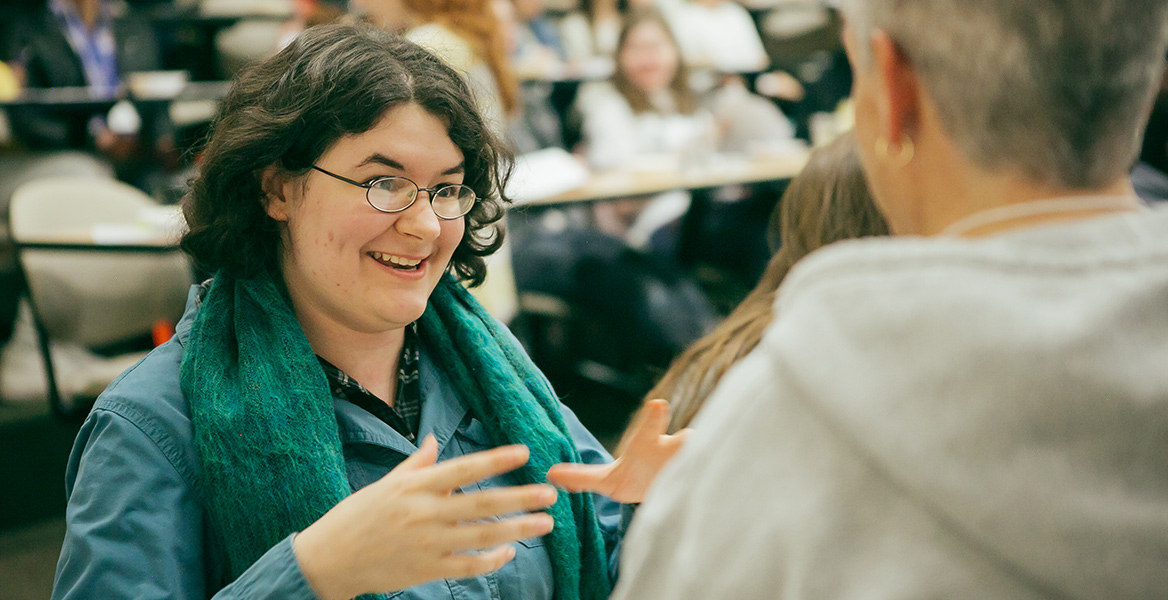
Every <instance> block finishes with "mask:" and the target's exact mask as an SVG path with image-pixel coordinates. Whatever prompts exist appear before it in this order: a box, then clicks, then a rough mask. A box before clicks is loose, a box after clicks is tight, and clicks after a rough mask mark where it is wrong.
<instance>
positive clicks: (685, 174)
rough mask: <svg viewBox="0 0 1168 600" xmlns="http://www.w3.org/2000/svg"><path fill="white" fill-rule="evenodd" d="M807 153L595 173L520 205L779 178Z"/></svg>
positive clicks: (790, 173) (790, 172)
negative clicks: (670, 168) (681, 167)
mask: <svg viewBox="0 0 1168 600" xmlns="http://www.w3.org/2000/svg"><path fill="white" fill-rule="evenodd" d="M806 163H807V153H806V152H798V153H795V152H793V153H791V154H784V155H777V156H770V157H759V158H753V159H744V160H742V161H740V162H733V161H729V160H718V161H716V162H714V163H712V164H711V165H710V166H708V167H703V168H700V169H691V170H686V171H652V172H648V171H642V172H634V171H622V170H612V171H604V172H600V173H596V174H594V175H593V176H592V178H591V179H590V180H589V181H588V183H586V184H584V185H583V186H581V187H579V188H576V189H574V190H570V191H567V192H564V193H562V194H557V195H555V196H552V197H550V198H545V199H542V200H534V201H531V202H526V203H524V204H523V205H522V206H523V207H528V206H552V205H557V204H572V203H576V202H594V201H598V200H611V199H614V198H627V197H630V196H644V195H649V194H659V193H661V192H667V191H670V190H686V189H688V190H694V189H703V188H713V187H719V186H723V185H737V184H751V183H761V182H764V181H781V180H784V179H790V178H792V177H794V176H795V175H798V174H799V171H801V170H802V169H803V165H804V164H806Z"/></svg>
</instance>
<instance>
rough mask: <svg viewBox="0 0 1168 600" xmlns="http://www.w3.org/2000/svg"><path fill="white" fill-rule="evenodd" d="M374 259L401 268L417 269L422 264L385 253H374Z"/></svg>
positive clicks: (418, 261)
mask: <svg viewBox="0 0 1168 600" xmlns="http://www.w3.org/2000/svg"><path fill="white" fill-rule="evenodd" d="M373 258H374V259H375V260H378V261H380V262H383V263H389V264H392V265H397V266H399V267H416V266H418V265H420V264H422V261H420V260H413V259H409V258H405V257H402V256H395V255H393V254H385V253H383V252H374V253H373Z"/></svg>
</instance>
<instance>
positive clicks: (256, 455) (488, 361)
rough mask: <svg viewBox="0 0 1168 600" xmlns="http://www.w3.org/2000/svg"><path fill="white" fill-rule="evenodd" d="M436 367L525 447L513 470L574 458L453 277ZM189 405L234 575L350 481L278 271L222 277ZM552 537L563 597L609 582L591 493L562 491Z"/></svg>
mask: <svg viewBox="0 0 1168 600" xmlns="http://www.w3.org/2000/svg"><path fill="white" fill-rule="evenodd" d="M418 330H419V334H420V336H421V339H422V343H423V344H424V345H425V348H426V350H427V352H428V355H429V356H430V357H432V359H433V360H434V361H435V363H436V364H437V366H438V367H439V369H440V370H441V372H442V373H443V374H444V375H445V376H446V377H448V378H450V380H451V382H452V383H453V387H454V389H456V390H458V392H459V394H460V397H461V398H462V400H463V401H464V402H466V403H467V405H468V406H469V407H470V410H471V411H472V412H473V413H474V414H475V416H477V417H478V418H479V419H480V420H481V421H482V422H483V425H484V426H485V427H486V429H487V431H488V432H489V434H490V436H491V439H492V440H493V441H494V442H495V443H496V444H499V445H503V444H524V445H526V446H527V447H528V448H530V449H531V458H530V460H529V461H528V463H527V465H525V466H524V467H522V468H520V469H519V470H517V471H516V472H515V474H516V476H517V478H518V479H519V480H520V482H521V483H535V482H543V481H544V480H545V478H544V475H545V474H546V473H547V470H548V468H549V467H551V466H552V465H553V464H556V463H559V462H580V456H579V453H578V452H577V451H576V446H575V443H574V442H573V441H572V437H571V435H570V434H569V432H568V429H567V426H566V425H565V423H564V420H563V416H562V415H561V413H560V409H559V402H558V400H557V399H556V396H555V394H554V392H553V391H552V390H551V389H550V387H549V386H548V385H547V383H546V381H545V380H544V378H543V376H542V375H541V374H540V372H539V371H538V369H537V368H536V367H535V365H534V364H532V363H531V360H530V359H529V358H528V357H527V355H526V354H525V353H524V352H523V351H522V349H520V348H519V347H518V346H517V345H516V344H515V342H514V341H513V339H512V338H511V337H510V336H509V335H508V334H507V333H506V332H505V331H504V330H503V329H502V328H501V327H500V325H499V324H498V323H497V322H496V321H495V320H494V319H493V318H492V317H491V316H490V315H488V314H487V313H486V311H484V310H483V308H482V307H481V306H480V305H479V304H478V303H477V302H476V301H475V300H474V298H473V297H471V295H470V294H469V293H468V292H467V291H466V289H465V288H463V286H462V285H460V284H459V283H457V282H456V281H454V279H453V278H451V277H450V276H449V275H446V276H444V277H443V279H442V281H441V282H440V283H439V284H438V287H437V288H436V289H435V290H434V293H433V294H432V295H431V296H430V302H429V306H428V307H427V309H426V312H425V314H423V315H422V318H421V321H420V323H419V328H418ZM181 382H182V391H183V394H184V395H185V396H186V398H187V401H188V402H189V403H190V407H191V420H192V423H193V427H194V433H195V443H196V444H197V446H198V455H199V466H200V483H201V487H202V492H203V500H204V505H205V508H206V512H207V520H208V523H209V524H210V526H211V532H212V535H213V536H214V539H215V543H217V544H219V545H221V547H222V548H223V550H224V554H225V556H226V560H227V569H228V571H229V575H230V577H231V578H232V579H234V578H236V577H238V576H239V575H240V574H241V573H243V572H244V571H245V570H247V568H248V567H250V566H251V565H252V563H254V562H255V561H256V560H257V559H258V558H259V557H260V556H261V555H263V554H264V553H265V552H266V551H267V550H268V549H269V548H271V547H272V546H273V545H275V544H276V543H277V542H279V541H280V540H282V539H283V538H285V537H287V536H288V535H289V534H290V533H291V532H293V531H300V530H302V529H304V528H305V527H307V526H308V525H310V524H312V523H313V522H314V521H316V520H317V519H318V518H320V516H321V515H323V514H324V513H325V512H326V511H328V510H329V509H330V508H332V507H333V506H334V505H335V504H336V503H337V502H340V501H341V500H342V499H344V498H345V497H346V496H348V495H349V494H350V493H351V491H350V486H349V482H348V479H347V476H346V472H345V460H344V456H343V455H342V453H341V443H340V439H339V435H338V431H337V421H336V418H335V416H334V415H333V405H332V396H331V394H330V393H329V388H328V382H327V380H326V378H325V375H324V372H323V371H322V369H321V367H320V364H319V363H318V362H317V360H316V357H315V355H314V353H313V351H312V347H311V346H309V344H308V340H307V338H305V336H304V332H303V330H302V329H301V328H300V324H299V322H297V320H296V317H295V315H294V314H293V312H292V309H291V306H290V303H289V300H288V297H287V295H286V294H285V293H284V292H283V291H282V289H281V288H280V287H279V286H278V285H277V283H276V282H275V280H274V279H273V277H272V276H271V275H269V274H265V275H262V276H259V277H256V278H253V279H235V278H232V277H230V276H228V275H225V274H223V273H220V274H219V275H218V276H216V277H215V280H214V282H213V283H212V284H211V289H210V290H208V292H207V294H206V296H205V297H204V298H203V300H202V306H201V308H200V311H199V314H198V315H197V316H196V318H195V322H194V326H193V328H192V330H191V335H190V340H189V341H188V342H187V344H186V348H185V351H184V354H183V360H182V367H181ZM548 512H549V513H550V514H551V515H552V517H554V518H555V521H556V527H555V529H554V530H553V531H552V533H550V534H549V535H548V536H547V537H546V538H545V539H546V541H547V550H548V553H549V555H550V557H551V563H552V571H553V574H554V576H555V598H556V599H557V600H599V599H601V598H607V597H608V594H609V592H610V591H611V583H610V581H609V577H608V568H607V560H606V552H605V544H604V540H603V537H602V536H601V533H600V529H599V525H598V522H597V518H596V514H595V508H594V507H593V504H592V498H591V496H590V495H588V494H568V493H566V492H561V493H560V497H559V500H558V501H557V502H556V503H555V505H553V506H552V507H551V508H550V509H548Z"/></svg>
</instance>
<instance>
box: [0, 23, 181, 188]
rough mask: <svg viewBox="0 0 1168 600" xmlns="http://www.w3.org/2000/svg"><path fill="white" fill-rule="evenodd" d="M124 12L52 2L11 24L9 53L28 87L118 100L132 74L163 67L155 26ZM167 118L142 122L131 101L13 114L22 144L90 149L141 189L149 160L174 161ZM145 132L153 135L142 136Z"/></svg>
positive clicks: (27, 109) (20, 109) (22, 109)
mask: <svg viewBox="0 0 1168 600" xmlns="http://www.w3.org/2000/svg"><path fill="white" fill-rule="evenodd" d="M127 11H128V9H127V7H126V5H125V4H123V3H121V2H117V1H116V0H48V2H46V3H45V6H44V8H43V10H40V11H33V12H31V13H28V14H25V15H22V16H21V17H18V18H17V21H16V22H14V23H13V24H12V26H11V28H12V31H11V32H10V35H9V36H8V39H7V40H6V42H7V44H8V46H7V48H6V49H5V50H4V51H5V54H6V56H7V57H8V58H9V59H10V60H12V61H14V62H15V64H17V65H19V66H20V67H21V69H22V71H23V73H24V84H25V86H26V87H28V88H57V87H88V88H89V90H90V93H91V94H92V95H93V96H94V97H95V98H105V97H110V96H113V95H114V93H115V92H116V91H117V90H118V88H119V87H120V86H121V85H122V84H123V82H124V79H125V75H126V74H127V73H131V72H134V71H152V70H157V69H158V68H159V65H160V57H159V49H158V41H157V39H156V38H155V36H154V32H153V30H152V29H151V28H150V25H149V24H148V23H146V22H145V21H142V20H140V19H135V18H132V16H131V15H129V14H127ZM162 113H163V114H159V115H157V118H155V119H152V120H151V121H150V122H148V123H143V122H142V116H141V115H139V114H138V113H137V111H136V110H135V109H134V107H133V106H131V105H130V104H128V103H119V104H117V105H115V107H114V109H112V110H110V109H108V108H98V109H91V110H79V109H77V108H75V107H66V108H52V107H32V106H25V107H18V108H12V109H10V114H11V116H12V128H13V133H14V135H15V137H16V139H17V140H18V141H19V142H20V143H21V144H23V145H24V146H26V147H28V148H30V149H34V150H87V151H93V152H95V153H96V154H97V156H99V157H101V158H102V159H104V160H108V161H110V162H111V163H112V164H113V165H114V166H115V167H116V168H117V170H118V173H119V176H121V177H122V178H123V179H126V180H129V181H131V183H139V184H140V183H141V182H140V181H137V179H138V178H139V177H141V176H142V175H143V168H144V167H143V164H142V163H143V162H145V161H149V160H151V159H152V156H151V155H152V154H155V155H162V156H165V157H169V158H170V159H173V158H174V157H173V156H172V155H173V153H174V138H173V135H171V132H170V131H169V130H168V128H167V125H166V119H165V117H166V115H165V114H164V113H165V111H162ZM144 126H145V128H146V130H147V131H143V128H144ZM143 133H146V134H149V136H150V137H149V138H143V136H142V135H141V134H143ZM144 143H146V146H145V147H144V146H143V144H144ZM150 145H153V146H154V147H149V146H150ZM170 162H174V161H173V160H170Z"/></svg>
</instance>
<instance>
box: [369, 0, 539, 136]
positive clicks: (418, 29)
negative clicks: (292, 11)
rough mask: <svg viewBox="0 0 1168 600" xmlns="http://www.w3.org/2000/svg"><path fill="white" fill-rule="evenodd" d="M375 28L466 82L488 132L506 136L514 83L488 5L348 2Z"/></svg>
mask: <svg viewBox="0 0 1168 600" xmlns="http://www.w3.org/2000/svg"><path fill="white" fill-rule="evenodd" d="M353 5H354V6H355V7H357V8H358V9H359V10H361V11H362V12H363V13H364V14H365V16H366V17H367V18H368V19H369V21H370V22H372V23H373V24H374V25H377V26H378V27H381V28H382V29H385V30H387V31H393V32H395V33H400V34H403V35H405V37H406V39H409V40H410V41H412V42H415V43H417V44H419V45H421V46H422V47H423V48H426V49H427V50H430V51H431V52H433V53H434V54H436V55H438V56H439V57H441V58H442V59H443V60H445V61H446V62H447V64H449V65H450V66H451V67H453V68H454V69H455V70H456V71H458V72H459V73H461V74H462V75H463V76H465V77H466V78H467V81H468V82H469V83H470V84H471V88H472V90H473V91H474V94H475V99H476V101H477V102H478V106H479V110H481V111H482V112H483V115H484V117H485V118H486V119H487V123H488V125H489V126H490V128H491V131H492V132H493V133H495V134H496V135H498V136H500V137H504V138H505V137H506V133H507V128H508V126H509V123H510V121H511V120H512V119H513V118H514V117H515V115H516V113H517V111H518V110H519V82H518V81H517V80H516V79H515V75H514V73H512V70H511V63H510V60H509V58H508V56H507V42H506V39H505V32H504V28H503V27H502V25H501V23H500V21H499V18H498V13H497V12H496V10H495V8H494V7H493V6H492V4H491V0H353Z"/></svg>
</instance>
